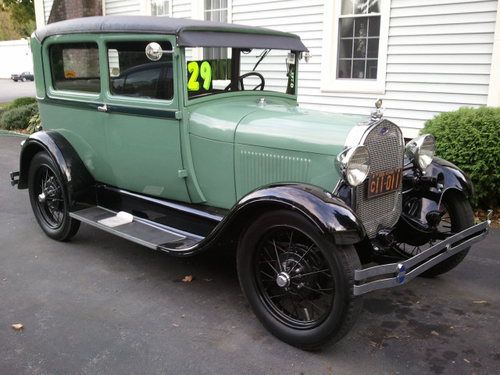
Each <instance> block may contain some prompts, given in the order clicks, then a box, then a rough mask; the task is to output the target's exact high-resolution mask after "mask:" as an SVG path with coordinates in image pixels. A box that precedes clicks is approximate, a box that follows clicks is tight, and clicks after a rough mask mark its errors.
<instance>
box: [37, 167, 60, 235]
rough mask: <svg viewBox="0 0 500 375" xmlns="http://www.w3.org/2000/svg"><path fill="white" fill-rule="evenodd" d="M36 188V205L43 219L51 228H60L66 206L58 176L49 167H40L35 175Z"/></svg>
mask: <svg viewBox="0 0 500 375" xmlns="http://www.w3.org/2000/svg"><path fill="white" fill-rule="evenodd" d="M34 186H35V195H36V198H37V199H36V204H37V208H38V210H39V212H40V214H41V216H42V218H43V219H44V220H45V222H46V223H47V225H48V226H49V227H50V228H52V229H56V228H59V227H60V226H61V225H62V224H63V222H64V215H65V211H66V206H65V201H64V198H63V190H62V186H61V184H60V182H59V180H58V178H57V176H56V174H55V173H54V171H53V170H52V169H51V168H49V167H48V166H46V165H42V166H40V168H38V170H37V172H36V174H35V183H34Z"/></svg>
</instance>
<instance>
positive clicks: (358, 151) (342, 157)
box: [337, 146, 370, 186]
mask: <svg viewBox="0 0 500 375" xmlns="http://www.w3.org/2000/svg"><path fill="white" fill-rule="evenodd" d="M337 160H338V162H339V167H340V170H341V172H342V173H343V174H344V178H345V179H346V180H347V182H348V183H349V185H351V186H358V185H360V184H362V183H363V181H364V180H365V179H366V176H368V172H370V154H369V153H368V148H367V147H366V146H356V147H352V148H349V149H347V150H345V151H344V152H342V153H341V154H339V156H338V158H337Z"/></svg>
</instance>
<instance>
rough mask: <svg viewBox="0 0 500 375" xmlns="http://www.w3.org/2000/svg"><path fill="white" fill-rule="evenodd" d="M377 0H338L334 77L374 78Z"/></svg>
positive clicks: (377, 29) (377, 48) (377, 41)
mask: <svg viewBox="0 0 500 375" xmlns="http://www.w3.org/2000/svg"><path fill="white" fill-rule="evenodd" d="M380 18H381V16H380V4H379V0H342V7H341V13H340V16H339V21H338V22H339V27H338V30H339V42H338V57H337V78H351V79H377V64H378V53H379V37H380Z"/></svg>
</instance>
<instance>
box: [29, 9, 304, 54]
mask: <svg viewBox="0 0 500 375" xmlns="http://www.w3.org/2000/svg"><path fill="white" fill-rule="evenodd" d="M82 33H91V34H92V33H99V34H101V33H141V34H170V35H176V36H177V45H178V46H180V47H234V48H271V49H289V50H293V51H307V48H306V47H305V46H304V44H303V43H302V41H301V40H300V38H299V37H298V36H297V35H295V34H291V33H285V32H281V31H276V30H271V29H265V28H262V27H255V26H244V25H237V24H232V23H220V22H212V21H201V20H193V19H181V18H171V17H152V16H98V17H85V18H75V19H71V20H66V21H61V22H55V23H51V24H49V25H47V26H45V27H43V28H40V29H37V30H36V31H35V36H36V37H37V39H38V40H40V41H43V40H44V39H45V38H48V37H50V36H53V35H62V34H82Z"/></svg>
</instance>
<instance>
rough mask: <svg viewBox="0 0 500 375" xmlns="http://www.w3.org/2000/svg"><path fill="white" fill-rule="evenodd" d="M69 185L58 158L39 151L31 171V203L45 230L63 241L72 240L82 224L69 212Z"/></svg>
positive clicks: (34, 157) (29, 185)
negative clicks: (65, 183) (64, 181)
mask: <svg viewBox="0 0 500 375" xmlns="http://www.w3.org/2000/svg"><path fill="white" fill-rule="evenodd" d="M66 188H67V187H66V185H64V183H63V178H62V175H61V173H60V171H59V168H58V165H57V164H56V163H55V162H54V160H53V159H52V158H51V157H50V156H49V155H48V154H47V153H45V152H38V153H37V154H35V156H33V159H32V160H31V163H30V169H29V174H28V190H29V195H30V203H31V207H32V208H33V213H34V214H35V218H36V220H37V222H38V224H39V225H40V227H41V228H42V230H43V231H44V232H45V234H47V235H48V236H49V237H51V238H53V239H55V240H59V241H67V240H69V239H70V238H71V237H73V236H74V235H75V234H76V232H77V231H78V228H79V226H80V222H79V221H77V220H74V219H72V218H71V217H70V215H69V206H70V204H69V199H68V196H67V193H66Z"/></svg>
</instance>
